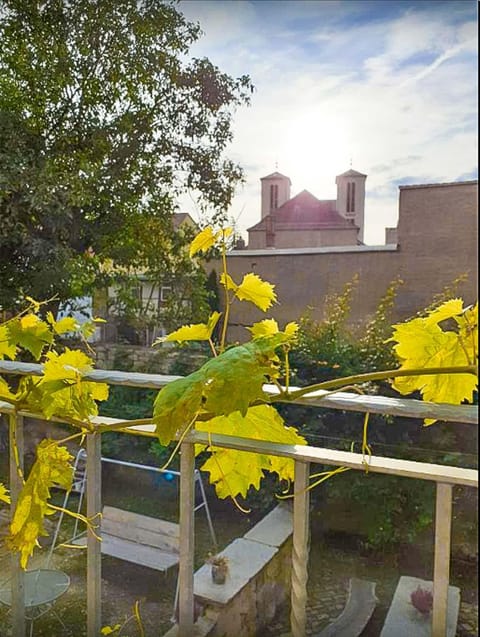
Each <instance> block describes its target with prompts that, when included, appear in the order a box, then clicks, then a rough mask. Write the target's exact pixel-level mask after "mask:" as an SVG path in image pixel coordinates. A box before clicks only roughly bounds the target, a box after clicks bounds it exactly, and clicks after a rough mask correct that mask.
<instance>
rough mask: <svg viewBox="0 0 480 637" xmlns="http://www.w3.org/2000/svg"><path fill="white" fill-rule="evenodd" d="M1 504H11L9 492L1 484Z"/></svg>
mask: <svg viewBox="0 0 480 637" xmlns="http://www.w3.org/2000/svg"><path fill="white" fill-rule="evenodd" d="M0 502H5V503H6V504H10V496H9V495H8V491H7V489H6V488H5V485H4V484H2V483H1V482H0Z"/></svg>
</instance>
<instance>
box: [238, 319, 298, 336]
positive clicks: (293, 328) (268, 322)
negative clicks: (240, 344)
mask: <svg viewBox="0 0 480 637" xmlns="http://www.w3.org/2000/svg"><path fill="white" fill-rule="evenodd" d="M247 330H249V331H250V332H251V333H252V337H253V339H256V338H262V337H263V336H273V335H274V334H284V335H285V337H286V340H293V339H294V338H295V337H296V335H297V332H298V325H297V323H287V325H285V330H284V331H283V332H280V330H279V328H278V323H277V321H276V320H275V319H264V320H263V321H259V322H258V323H254V324H253V325H252V327H247Z"/></svg>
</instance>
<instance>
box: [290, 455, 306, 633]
mask: <svg viewBox="0 0 480 637" xmlns="http://www.w3.org/2000/svg"><path fill="white" fill-rule="evenodd" d="M309 475H310V463H308V462H300V461H298V460H296V461H295V484H294V491H293V494H294V495H293V554H292V595H291V604H292V608H291V612H290V625H291V629H292V637H305V628H306V623H307V577H308V572H307V568H308V552H309V529H310V524H309V502H310V493H309V491H307V488H308V483H309Z"/></svg>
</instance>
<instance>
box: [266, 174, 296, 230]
mask: <svg viewBox="0 0 480 637" xmlns="http://www.w3.org/2000/svg"><path fill="white" fill-rule="evenodd" d="M260 181H261V182H262V219H263V218H264V217H266V216H267V215H269V214H270V213H271V212H275V210H276V209H277V208H280V206H282V205H283V204H284V203H285V202H286V201H288V200H289V199H290V186H291V185H292V182H291V181H290V178H289V177H285V175H282V174H281V173H278V172H274V173H272V174H271V175H267V176H266V177H262V178H261V179H260Z"/></svg>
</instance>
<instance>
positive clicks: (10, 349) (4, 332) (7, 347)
mask: <svg viewBox="0 0 480 637" xmlns="http://www.w3.org/2000/svg"><path fill="white" fill-rule="evenodd" d="M16 353H17V346H16V345H15V343H12V342H10V339H9V333H8V329H7V326H6V325H0V359H1V358H3V357H4V356H8V358H9V359H10V360H13V359H14V358H15V355H16Z"/></svg>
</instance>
